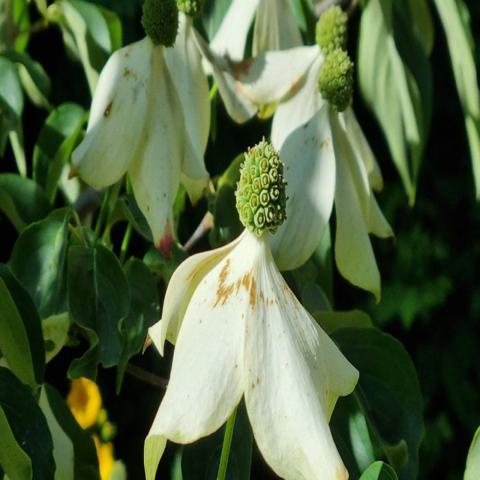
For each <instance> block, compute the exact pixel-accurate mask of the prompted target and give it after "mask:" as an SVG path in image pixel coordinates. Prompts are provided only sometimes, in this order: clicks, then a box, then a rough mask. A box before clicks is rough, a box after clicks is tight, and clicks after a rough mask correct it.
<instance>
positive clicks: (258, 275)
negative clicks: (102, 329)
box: [145, 230, 358, 480]
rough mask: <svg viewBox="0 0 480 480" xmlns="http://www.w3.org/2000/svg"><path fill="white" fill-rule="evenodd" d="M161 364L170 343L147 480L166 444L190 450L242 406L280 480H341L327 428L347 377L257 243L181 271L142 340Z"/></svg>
mask: <svg viewBox="0 0 480 480" xmlns="http://www.w3.org/2000/svg"><path fill="white" fill-rule="evenodd" d="M149 334H150V337H151V338H152V340H153V342H154V344H155V346H156V347H157V349H158V350H159V351H160V353H162V354H163V349H164V342H165V339H168V340H169V341H170V342H172V343H175V344H176V347H175V353H174V357H173V365H172V371H171V375H170V381H169V384H168V388H167V391H166V393H165V396H164V398H163V400H162V403H161V405H160V408H159V410H158V413H157V415H156V417H155V420H154V423H153V425H152V427H151V430H150V432H149V434H148V436H147V439H146V442H145V470H146V476H147V480H153V479H154V478H155V472H156V470H157V466H158V463H159V461H160V458H161V456H162V454H163V451H164V449H165V445H166V442H167V439H168V440H171V441H173V442H176V443H181V444H185V443H191V442H194V441H196V440H198V439H199V438H201V437H204V436H206V435H209V434H211V433H213V432H215V431H216V430H218V429H219V428H220V427H221V426H222V425H223V424H224V423H225V421H226V420H227V419H228V418H229V416H230V415H231V414H232V412H233V410H234V409H235V407H236V406H237V405H238V404H239V402H240V400H241V399H242V396H244V398H245V404H246V408H247V412H248V416H249V419H250V422H251V424H252V429H253V433H254V436H255V440H256V442H257V445H258V447H259V449H260V451H261V452H262V454H263V456H264V458H265V460H266V461H267V463H268V464H269V465H270V466H271V468H272V469H273V470H274V471H275V472H276V473H277V474H278V475H279V476H281V477H282V478H286V479H300V478H301V479H305V480H309V479H318V480H320V479H321V480H341V479H344V480H345V479H347V478H348V473H347V470H346V469H345V467H344V465H343V462H342V460H341V458H340V456H339V454H338V451H337V449H336V447H335V444H334V441H333V438H332V435H331V432H330V429H329V425H328V423H329V420H330V417H331V414H332V412H333V409H334V406H335V403H336V401H337V399H338V397H339V396H343V395H348V394H349V393H351V392H352V391H353V389H354V387H355V385H356V383H357V380H358V372H357V370H356V369H355V368H354V367H353V366H352V365H351V364H350V363H349V362H348V361H347V360H346V358H345V357H344V356H343V355H342V353H341V352H340V351H339V349H338V348H337V347H336V345H335V344H334V342H333V341H332V340H331V339H330V338H329V337H328V335H327V334H326V333H325V332H324V331H323V330H322V329H321V328H320V327H319V325H318V324H317V323H316V322H315V320H314V319H313V318H312V317H311V316H310V314H309V313H308V312H307V311H306V310H305V309H304V308H303V306H302V305H301V304H300V302H299V301H298V300H297V299H296V297H295V296H294V294H293V293H292V292H291V290H290V289H289V287H288V286H287V284H286V282H285V281H284V279H283V277H282V276H281V274H280V273H279V271H278V269H277V267H276V265H275V263H274V261H273V258H272V255H271V252H270V246H269V242H268V236H267V234H263V235H262V236H260V237H257V236H256V235H254V234H253V233H250V232H249V231H248V230H245V232H244V233H243V234H242V235H241V236H240V237H239V238H237V239H236V240H234V241H233V242H232V243H230V244H228V245H226V246H224V247H222V248H220V249H217V250H213V251H209V252H205V253H201V254H198V255H194V256H192V257H190V258H188V259H187V260H186V261H184V262H183V263H182V264H181V265H180V266H179V267H178V269H177V270H176V271H175V273H174V274H173V276H172V278H171V281H170V283H169V286H168V289H167V292H166V295H165V301H164V309H163V315H162V319H161V320H160V322H158V323H157V324H156V325H154V326H153V327H152V328H151V329H150V331H149Z"/></svg>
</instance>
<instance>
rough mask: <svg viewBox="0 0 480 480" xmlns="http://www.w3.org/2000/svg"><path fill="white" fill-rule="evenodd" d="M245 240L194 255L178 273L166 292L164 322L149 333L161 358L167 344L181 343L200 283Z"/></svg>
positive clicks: (237, 239) (238, 238)
mask: <svg viewBox="0 0 480 480" xmlns="http://www.w3.org/2000/svg"><path fill="white" fill-rule="evenodd" d="M241 238H242V235H241V236H239V237H237V238H236V239H235V240H234V241H233V242H231V243H229V244H227V245H225V246H223V247H220V248H217V249H215V250H209V251H208V252H202V253H197V254H196V255H192V256H191V257H188V258H187V259H186V260H185V261H184V262H182V263H181V264H180V265H179V267H178V268H177V269H176V270H175V272H174V273H173V275H172V278H171V279H170V282H169V283H168V287H167V291H166V292H165V298H164V300H163V311H162V319H161V320H160V321H159V322H157V323H156V324H155V325H153V326H152V327H151V328H150V329H149V330H148V335H149V337H150V338H151V339H152V341H153V343H154V344H155V346H156V347H157V349H158V351H159V352H160V354H161V355H163V348H164V344H165V340H168V341H169V342H170V343H173V344H175V342H176V341H177V336H178V332H179V331H180V327H181V325H182V321H183V317H184V315H185V311H186V309H187V306H188V304H189V302H190V299H191V297H192V295H193V292H194V291H195V289H196V288H197V286H198V285H199V283H200V282H201V281H202V280H203V278H204V277H205V275H206V274H207V273H208V272H209V271H210V270H212V269H213V268H214V267H215V266H216V265H217V264H218V262H220V261H221V260H222V259H223V258H224V257H225V256H226V255H228V254H229V253H230V252H231V251H232V250H233V248H235V246H236V245H237V244H238V242H239V241H240V240H241Z"/></svg>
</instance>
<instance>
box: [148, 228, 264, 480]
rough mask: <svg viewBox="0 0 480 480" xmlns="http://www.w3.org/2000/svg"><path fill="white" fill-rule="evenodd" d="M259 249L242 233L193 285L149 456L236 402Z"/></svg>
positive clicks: (197, 433)
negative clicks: (169, 441)
mask: <svg viewBox="0 0 480 480" xmlns="http://www.w3.org/2000/svg"><path fill="white" fill-rule="evenodd" d="M259 253H261V252H260V250H259V248H258V240H257V239H256V237H255V236H254V235H253V234H250V233H246V234H245V235H244V236H242V239H241V241H240V242H239V243H238V244H237V246H236V247H235V248H234V249H233V250H232V251H231V252H230V253H229V254H228V255H227V256H226V257H224V258H223V259H222V260H221V261H220V262H219V263H218V264H217V265H216V266H215V267H214V268H213V269H212V270H210V272H209V273H207V274H206V275H205V276H204V277H203V279H202V280H201V281H200V283H199V285H198V286H197V288H196V289H195V292H194V293H193V295H192V297H191V299H190V302H189V304H188V307H187V309H186V312H185V317H184V320H183V324H182V327H181V329H180V332H179V334H178V338H177V343H176V346H175V353H174V356H173V363H172V371H171V374H170V382H169V384H168V388H167V391H166V393H165V397H164V398H163V401H162V403H161V405H160V408H159V410H158V413H157V416H156V417H155V420H154V423H153V425H152V428H151V430H150V433H149V434H148V437H147V440H146V442H145V451H146V452H147V451H148V452H149V456H150V458H153V459H155V456H154V454H153V451H154V447H155V446H156V445H157V444H158V445H159V446H160V447H161V446H162V444H163V443H162V442H163V441H164V439H165V438H168V439H169V440H172V441H174V442H177V443H191V442H194V441H195V440H197V439H199V438H201V437H203V436H206V435H209V434H210V433H212V432H214V431H215V430H217V429H218V428H220V426H221V425H222V424H223V423H224V422H225V421H226V419H227V418H228V417H229V416H230V414H231V413H232V411H233V409H234V408H235V406H236V405H237V404H238V403H239V402H240V399H241V397H242V394H243V384H244V381H243V378H244V371H243V363H244V360H243V346H244V337H245V331H246V328H245V327H246V318H247V317H248V316H249V315H251V311H252V309H253V306H252V302H253V299H255V298H256V297H255V292H256V284H255V277H254V268H255V265H256V264H258V262H259V260H258V255H259ZM155 448H156V447H155ZM155 469H156V465H155V466H154V468H153V466H152V465H149V466H147V465H146V471H147V479H150V478H152V479H153V478H154V477H153V475H154V472H155ZM148 472H152V473H150V474H148Z"/></svg>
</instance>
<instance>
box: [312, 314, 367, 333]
mask: <svg viewBox="0 0 480 480" xmlns="http://www.w3.org/2000/svg"><path fill="white" fill-rule="evenodd" d="M313 317H314V318H315V320H316V321H317V322H318V323H319V325H320V326H321V327H322V328H323V330H325V331H326V332H327V333H328V334H331V333H333V332H335V331H337V330H340V329H341V328H372V327H373V324H372V319H371V318H370V316H369V315H368V314H367V313H365V312H362V311H361V310H349V311H344V312H341V311H335V312H334V311H317V312H313Z"/></svg>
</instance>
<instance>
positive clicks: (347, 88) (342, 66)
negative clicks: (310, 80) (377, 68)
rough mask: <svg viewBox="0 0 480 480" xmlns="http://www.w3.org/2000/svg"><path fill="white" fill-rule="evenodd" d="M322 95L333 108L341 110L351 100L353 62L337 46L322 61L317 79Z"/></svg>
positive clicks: (348, 104)
mask: <svg viewBox="0 0 480 480" xmlns="http://www.w3.org/2000/svg"><path fill="white" fill-rule="evenodd" d="M318 86H319V88H320V93H321V94H322V97H323V98H324V99H325V100H326V101H327V102H328V103H330V106H331V107H332V108H333V110H335V111H337V112H343V111H344V110H345V109H346V108H347V107H349V106H350V104H351V102H352V95H353V62H352V61H351V60H350V57H349V56H348V53H347V52H346V51H345V50H342V49H341V48H337V49H336V50H334V51H333V52H331V53H329V54H328V55H327V56H326V57H325V60H324V61H323V65H322V68H321V70H320V77H319V79H318Z"/></svg>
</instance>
